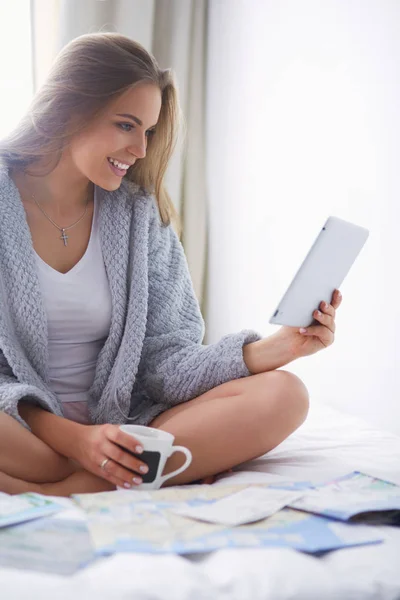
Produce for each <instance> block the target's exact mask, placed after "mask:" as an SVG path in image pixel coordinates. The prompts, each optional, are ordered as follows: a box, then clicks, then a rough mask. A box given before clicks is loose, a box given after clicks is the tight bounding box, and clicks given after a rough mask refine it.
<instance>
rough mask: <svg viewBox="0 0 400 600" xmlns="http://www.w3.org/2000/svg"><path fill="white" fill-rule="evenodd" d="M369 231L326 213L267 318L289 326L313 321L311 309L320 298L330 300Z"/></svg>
mask: <svg viewBox="0 0 400 600" xmlns="http://www.w3.org/2000/svg"><path fill="white" fill-rule="evenodd" d="M368 235H369V231H368V230H367V229H365V228H364V227H360V226H359V225H355V224H354V223H349V222H347V221H343V220H342V219H339V218H338V217H329V219H328V220H327V221H326V223H325V225H324V227H323V228H322V230H321V231H320V233H319V235H318V237H317V239H316V240H315V242H314V244H313V245H312V247H311V249H310V251H309V253H308V254H307V256H306V258H305V259H304V261H303V263H302V265H301V267H300V269H299V270H298V271H297V273H296V275H295V276H294V278H293V281H292V283H291V284H290V286H289V288H288V289H287V291H286V293H285V295H284V296H283V298H282V300H281V302H280V303H279V305H278V307H277V309H276V310H275V311H274V313H273V315H272V317H271V319H270V321H269V322H270V323H272V324H276V325H288V326H291V327H309V326H310V325H311V324H313V323H314V318H313V316H312V313H313V312H314V310H316V309H317V308H319V305H320V303H321V301H322V300H324V301H325V302H327V303H328V304H330V303H331V301H332V294H333V292H334V290H335V288H336V289H339V288H340V286H341V285H342V282H343V280H344V278H345V277H346V275H347V273H348V272H349V270H350V268H351V266H352V264H353V262H354V261H355V259H356V258H357V256H358V254H359V253H360V251H361V249H362V247H363V246H364V244H365V242H366V241H367V238H368Z"/></svg>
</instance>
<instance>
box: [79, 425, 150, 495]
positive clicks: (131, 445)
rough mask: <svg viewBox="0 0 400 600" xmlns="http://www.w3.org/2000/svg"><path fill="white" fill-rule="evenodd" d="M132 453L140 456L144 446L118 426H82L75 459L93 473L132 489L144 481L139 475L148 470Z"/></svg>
mask: <svg viewBox="0 0 400 600" xmlns="http://www.w3.org/2000/svg"><path fill="white" fill-rule="evenodd" d="M130 452H132V453H134V454H139V455H140V454H141V453H142V452H143V447H142V445H141V443H140V442H138V441H137V440H136V439H135V438H134V437H132V436H131V435H128V434H127V433H124V432H123V431H122V430H121V429H120V428H119V425H111V424H106V425H83V426H82V428H81V430H80V433H79V437H78V440H77V444H76V446H75V450H74V457H73V458H75V459H76V460H77V461H78V462H79V464H80V465H81V466H82V467H83V468H84V469H86V470H87V471H90V472H91V473H94V475H97V476H99V477H102V478H103V479H105V480H106V481H110V482H111V483H113V484H114V485H117V486H120V487H125V488H131V487H132V486H135V485H139V484H140V483H142V479H141V476H140V475H141V474H142V475H143V474H144V473H147V471H148V467H147V465H146V463H144V462H143V461H141V460H140V458H136V457H135V456H132V454H130ZM106 459H108V460H107V462H106V463H105V464H104V461H105V460H106ZM102 464H103V467H102V466H101V465H102Z"/></svg>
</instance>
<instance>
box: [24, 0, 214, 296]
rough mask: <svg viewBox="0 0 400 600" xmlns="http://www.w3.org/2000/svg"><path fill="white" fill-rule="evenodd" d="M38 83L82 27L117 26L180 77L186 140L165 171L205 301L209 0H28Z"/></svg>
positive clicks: (85, 30)
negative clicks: (205, 136) (206, 73)
mask: <svg viewBox="0 0 400 600" xmlns="http://www.w3.org/2000/svg"><path fill="white" fill-rule="evenodd" d="M31 5H32V32H33V56H34V80H35V89H37V88H38V87H39V86H40V84H41V83H42V82H43V80H44V79H45V77H46V75H47V73H48V70H49V68H50V66H51V63H52V62H53V60H54V58H55V56H56V54H57V53H58V52H59V50H61V48H62V47H63V46H65V44H67V43H68V42H69V41H70V40H72V39H74V38H75V37H77V36H79V35H82V34H84V33H93V32H97V31H116V32H119V33H121V34H123V35H127V36H128V37H130V38H132V39H134V40H135V41H138V42H140V43H141V44H143V45H144V47H145V48H147V50H149V51H151V52H152V53H153V54H154V56H155V57H156V59H157V60H158V62H159V64H160V66H161V67H162V68H167V67H172V68H173V69H174V70H175V72H176V75H177V81H178V87H179V95H180V100H181V105H182V108H183V112H184V116H185V120H186V125H187V138H186V145H185V144H184V140H183V136H181V138H180V140H179V143H178V146H177V149H176V152H175V154H174V156H173V158H172V160H171V164H170V166H169V168H168V173H167V176H166V182H167V187H168V191H169V193H170V194H171V197H172V199H173V201H174V203H175V205H176V207H177V209H178V211H179V213H180V215H181V219H182V224H183V233H182V242H183V245H184V247H185V252H186V256H187V259H188V263H189V268H190V272H191V276H192V279H193V284H194V287H195V291H196V294H197V297H198V299H199V301H200V303H202V302H203V293H204V278H205V272H206V235H207V230H206V225H207V220H206V207H207V202H206V191H205V185H204V181H205V176H204V132H203V129H204V114H203V108H204V93H205V92H204V71H205V51H206V25H207V19H206V15H207V0H101V1H99V0H84V1H82V0H31Z"/></svg>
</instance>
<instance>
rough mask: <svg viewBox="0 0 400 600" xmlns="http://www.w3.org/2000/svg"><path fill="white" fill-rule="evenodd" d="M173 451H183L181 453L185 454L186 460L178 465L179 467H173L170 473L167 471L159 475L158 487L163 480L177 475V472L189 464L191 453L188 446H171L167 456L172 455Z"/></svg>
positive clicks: (180, 471)
mask: <svg viewBox="0 0 400 600" xmlns="http://www.w3.org/2000/svg"><path fill="white" fill-rule="evenodd" d="M174 452H183V454H185V456H186V461H185V462H184V464H183V465H182V466H181V467H179V469H175V471H172V473H167V475H163V476H162V477H160V487H161V485H162V484H163V483H164V481H167V479H171V477H174V475H178V473H182V471H184V470H185V469H186V467H188V466H189V465H190V463H191V462H192V453H191V452H190V450H189V449H188V448H185V446H172V448H171V452H170V454H169V455H168V458H169V457H170V456H172V455H173V453H174Z"/></svg>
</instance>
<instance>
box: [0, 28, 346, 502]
mask: <svg viewBox="0 0 400 600" xmlns="http://www.w3.org/2000/svg"><path fill="white" fill-rule="evenodd" d="M178 116H179V107H178V101H177V93H176V88H175V86H174V82H173V78H172V75H171V72H170V71H169V70H160V68H159V67H158V66H157V64H156V62H155V61H154V59H153V57H151V56H150V55H149V54H148V53H147V52H146V51H145V50H144V48H142V47H141V46H140V45H139V44H136V43H135V42H133V41H131V40H129V39H128V38H125V37H123V36H121V35H118V34H110V33H108V34H91V35H84V36H81V37H80V38H77V39H75V40H74V41H72V42H71V43H70V44H69V45H68V46H67V47H66V48H64V50H63V51H62V52H61V54H60V55H59V56H58V58H57V60H56V62H55V64H54V67H53V69H52V71H51V73H50V75H49V77H48V80H47V82H46V84H45V85H44V86H43V87H42V88H41V90H39V92H38V93H37V95H36V96H35V98H34V100H33V103H32V105H31V107H30V109H29V111H28V114H27V115H26V116H25V118H24V119H23V120H22V122H21V123H20V125H19V126H18V127H17V128H16V130H15V131H14V132H13V133H12V134H11V135H10V136H9V137H8V138H7V139H6V140H4V141H3V143H2V145H1V147H0V160H1V162H2V168H1V174H0V203H1V214H2V219H1V223H0V283H1V285H0V294H1V297H0V306H1V309H0V409H1V412H0V490H2V491H6V492H8V493H21V492H24V491H37V492H40V493H44V494H53V495H69V494H71V493H78V492H91V491H92V492H93V491H103V490H109V489H114V487H115V486H116V485H119V486H125V487H127V488H128V487H132V486H135V485H137V484H138V483H140V482H141V479H140V473H142V472H145V471H146V466H145V464H144V463H143V462H142V461H140V458H137V457H133V456H132V454H131V453H129V452H127V450H130V451H131V452H136V454H138V452H139V450H140V449H139V450H138V449H137V444H136V443H135V440H133V438H132V437H130V436H128V435H126V434H124V433H122V432H121V431H120V430H119V427H118V424H120V423H124V422H129V423H136V424H141V425H149V426H152V427H158V428H161V429H164V430H166V431H169V432H171V433H172V434H174V435H175V438H176V443H177V444H183V445H185V446H187V447H189V448H190V450H191V452H192V454H193V462H192V464H191V465H190V467H189V468H188V469H187V470H186V471H184V472H183V473H181V474H180V475H178V476H176V477H174V478H172V479H171V480H169V484H171V483H173V484H178V483H188V482H191V481H194V480H197V479H199V478H205V477H209V476H212V475H214V474H216V473H219V472H221V471H223V470H226V469H228V468H230V467H232V466H234V465H237V464H239V463H241V462H244V461H247V460H250V459H252V458H255V457H257V456H260V455H262V454H264V453H265V452H268V451H269V450H271V449H272V448H274V447H275V446H277V445H278V444H279V443H280V442H282V441H283V440H284V439H285V438H286V437H287V436H288V435H289V434H290V433H292V432H293V431H294V430H295V429H296V428H297V427H298V426H299V425H300V424H301V423H302V422H303V421H304V419H305V417H306V415H307V410H308V394H307V390H306V388H305V387H304V385H303V383H302V382H301V381H300V380H299V379H298V378H297V377H296V376H295V375H293V374H291V373H289V372H286V371H284V370H277V369H279V367H282V366H283V365H285V364H287V363H289V362H290V361H292V360H295V359H296V358H299V357H302V356H306V355H310V354H313V353H315V352H317V351H318V350H320V349H322V348H324V347H326V346H328V345H330V344H331V343H332V342H333V338H334V331H335V309H336V308H337V307H338V306H339V304H340V302H341V299H340V294H339V293H338V292H335V294H334V297H333V298H332V304H331V305H326V306H322V305H321V306H320V309H321V312H320V313H319V314H316V315H315V318H316V319H317V320H318V322H319V324H318V325H316V326H313V327H310V328H309V329H308V331H307V332H306V333H305V334H303V333H300V331H299V330H297V329H295V328H288V327H283V328H281V329H280V330H279V331H278V332H277V333H275V334H274V335H272V336H270V337H268V338H264V339H262V338H261V337H260V336H259V335H258V334H256V333H254V332H251V331H242V332H240V333H238V334H233V335H228V336H225V337H224V338H222V339H221V340H220V341H219V342H218V343H216V344H213V345H209V346H204V345H202V344H201V342H202V339H203V335H204V324H203V320H202V317H201V314H200V310H199V306H198V302H197V300H196V298H195V295H194V292H193V288H192V284H191V281H190V277H189V273H188V268H187V263H186V259H185V256H184V253H183V249H182V246H181V244H180V242H179V239H178V237H177V235H176V233H175V232H174V229H173V227H172V222H173V221H174V220H175V221H176V219H177V217H176V214H175V212H174V209H173V204H172V202H171V200H170V198H169V197H168V195H167V193H166V191H165V189H164V185H163V178H164V173H165V171H166V167H167V164H168V160H169V158H170V156H171V153H172V151H173V148H174V143H175V139H176V132H177V127H178ZM180 460H181V459H180V458H179V455H175V456H173V457H171V459H169V461H168V462H167V465H166V472H170V471H171V470H173V469H175V468H177V467H178V466H179V464H180Z"/></svg>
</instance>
